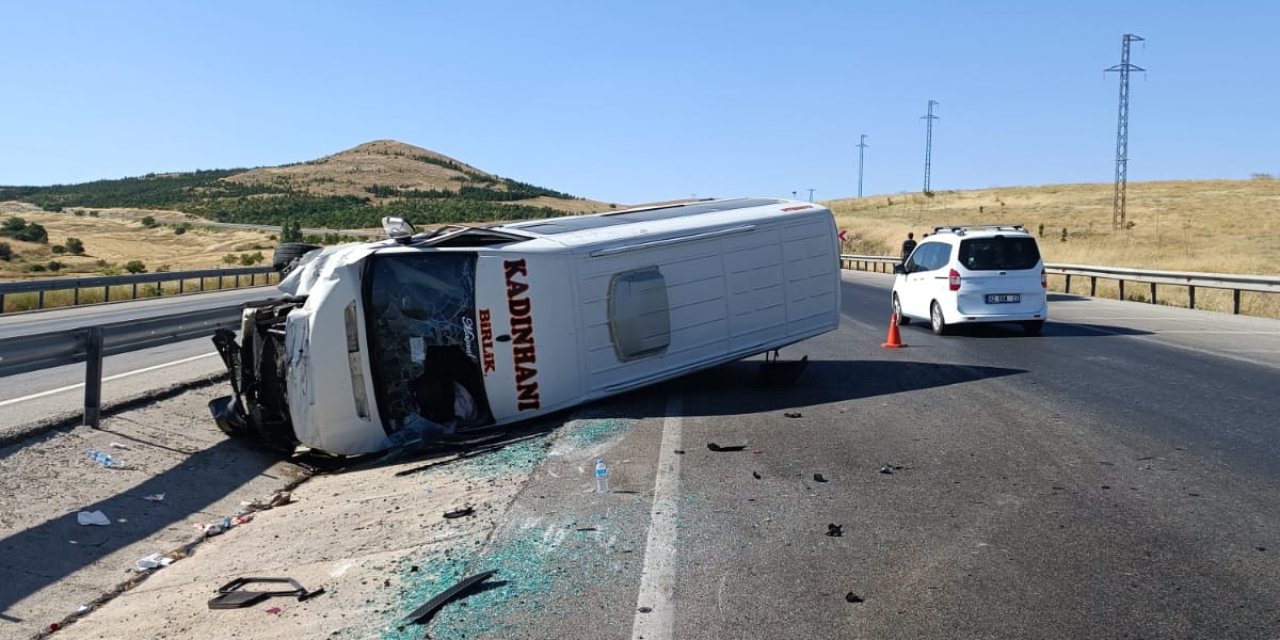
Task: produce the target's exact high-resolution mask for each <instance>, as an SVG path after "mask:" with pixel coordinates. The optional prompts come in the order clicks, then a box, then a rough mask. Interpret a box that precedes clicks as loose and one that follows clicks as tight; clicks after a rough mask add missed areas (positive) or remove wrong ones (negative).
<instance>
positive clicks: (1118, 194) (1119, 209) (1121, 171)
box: [1103, 33, 1146, 229]
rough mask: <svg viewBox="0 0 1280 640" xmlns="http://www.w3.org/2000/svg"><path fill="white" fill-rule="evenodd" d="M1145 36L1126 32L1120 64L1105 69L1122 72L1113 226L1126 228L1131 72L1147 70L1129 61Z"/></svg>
mask: <svg viewBox="0 0 1280 640" xmlns="http://www.w3.org/2000/svg"><path fill="white" fill-rule="evenodd" d="M1144 41H1145V40H1144V38H1142V37H1141V36H1136V35H1134V34H1132V33H1126V34H1124V43H1123V44H1122V45H1121V47H1120V64H1118V65H1116V66H1114V67H1108V68H1106V69H1103V73H1108V72H1111V71H1116V72H1119V73H1120V114H1119V116H1118V117H1117V122H1116V189H1115V195H1114V196H1113V197H1112V200H1111V228H1112V229H1124V228H1125V211H1124V207H1125V196H1126V195H1127V193H1126V192H1127V191H1128V188H1129V72H1130V71H1146V69H1143V68H1142V67H1139V66H1138V65H1136V64H1130V63H1129V44H1130V43H1132V42H1144Z"/></svg>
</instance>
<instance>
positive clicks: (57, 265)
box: [46, 260, 63, 271]
mask: <svg viewBox="0 0 1280 640" xmlns="http://www.w3.org/2000/svg"><path fill="white" fill-rule="evenodd" d="M46 266H48V267H49V270H50V271H62V267H63V264H62V263H61V262H58V261H57V260H50V261H49V264H48V265H46Z"/></svg>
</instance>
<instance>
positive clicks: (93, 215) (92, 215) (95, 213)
mask: <svg viewBox="0 0 1280 640" xmlns="http://www.w3.org/2000/svg"><path fill="white" fill-rule="evenodd" d="M89 217H90V218H96V217H98V212H97V211H96V210H95V211H90V212H89Z"/></svg>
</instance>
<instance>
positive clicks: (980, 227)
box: [933, 224, 1027, 236]
mask: <svg viewBox="0 0 1280 640" xmlns="http://www.w3.org/2000/svg"><path fill="white" fill-rule="evenodd" d="M968 231H1021V232H1023V233H1026V232H1027V228H1026V227H1024V226H1022V225H1020V224H945V225H940V226H936V227H934V228H933V233H942V232H950V233H954V234H956V235H958V236H962V235H964V234H965V233H966V232H968Z"/></svg>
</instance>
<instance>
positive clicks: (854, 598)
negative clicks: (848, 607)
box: [844, 591, 865, 602]
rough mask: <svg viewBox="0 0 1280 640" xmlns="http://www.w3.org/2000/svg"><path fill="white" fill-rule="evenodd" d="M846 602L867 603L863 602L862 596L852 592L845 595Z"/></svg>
mask: <svg viewBox="0 0 1280 640" xmlns="http://www.w3.org/2000/svg"><path fill="white" fill-rule="evenodd" d="M844 601H845V602H865V600H863V599H862V597H861V596H859V595H858V594H856V593H854V592H852V591H850V592H849V593H846V594H844Z"/></svg>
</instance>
